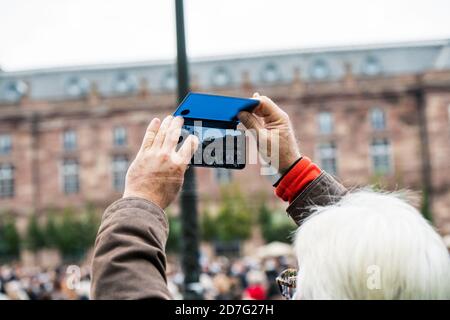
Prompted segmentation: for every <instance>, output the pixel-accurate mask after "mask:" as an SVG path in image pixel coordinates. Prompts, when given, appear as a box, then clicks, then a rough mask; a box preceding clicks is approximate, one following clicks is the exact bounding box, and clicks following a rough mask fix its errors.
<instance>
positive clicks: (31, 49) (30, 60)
mask: <svg viewBox="0 0 450 320" xmlns="http://www.w3.org/2000/svg"><path fill="white" fill-rule="evenodd" d="M173 2H174V1H173V0H0V67H1V68H2V69H4V70H8V71H9V70H19V69H29V68H41V67H49V66H64V65H80V64H96V63H114V62H132V61H142V60H154V59H173V58H174V57H175V28H174V24H175V21H174V5H173ZM185 15H186V24H187V25H186V29H187V37H188V54H189V55H190V56H191V57H199V56H214V55H226V54H237V53H241V52H259V51H268V50H282V49H293V48H306V47H323V46H336V45H348V44H370V43H382V42H395V41H411V40H426V39H442V38H450V0H376V1H375V0H339V1H337V0H185Z"/></svg>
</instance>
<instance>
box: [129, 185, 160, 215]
mask: <svg viewBox="0 0 450 320" xmlns="http://www.w3.org/2000/svg"><path fill="white" fill-rule="evenodd" d="M122 198H142V199H144V200H147V201H150V202H152V203H154V204H155V205H157V206H158V207H160V208H161V209H162V210H164V209H165V208H166V206H165V205H164V202H163V201H162V199H160V198H159V197H155V196H154V195H148V194H146V193H144V192H139V191H132V190H125V191H124V193H123V196H122Z"/></svg>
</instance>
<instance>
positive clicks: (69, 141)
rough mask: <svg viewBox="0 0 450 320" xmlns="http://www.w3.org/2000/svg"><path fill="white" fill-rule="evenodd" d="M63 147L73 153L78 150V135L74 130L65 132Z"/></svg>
mask: <svg viewBox="0 0 450 320" xmlns="http://www.w3.org/2000/svg"><path fill="white" fill-rule="evenodd" d="M63 147H64V150H65V151H73V150H75V149H76V148H77V134H76V132H75V131H74V130H66V131H64V133H63Z"/></svg>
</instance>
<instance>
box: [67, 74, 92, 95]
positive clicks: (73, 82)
mask: <svg viewBox="0 0 450 320" xmlns="http://www.w3.org/2000/svg"><path fill="white" fill-rule="evenodd" d="M89 85H90V84H89V80H88V79H86V78H79V77H71V78H69V79H68V80H67V81H66V92H67V93H68V94H69V95H70V96H72V97H80V96H84V95H86V94H87V93H88V91H89Z"/></svg>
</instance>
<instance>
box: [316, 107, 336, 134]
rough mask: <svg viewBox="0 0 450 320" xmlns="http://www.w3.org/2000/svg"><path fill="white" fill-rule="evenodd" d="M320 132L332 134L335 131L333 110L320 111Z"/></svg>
mask: <svg viewBox="0 0 450 320" xmlns="http://www.w3.org/2000/svg"><path fill="white" fill-rule="evenodd" d="M318 119H319V132H320V133H321V134H330V133H332V132H333V116H332V114H331V112H321V113H319V117H318Z"/></svg>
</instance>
